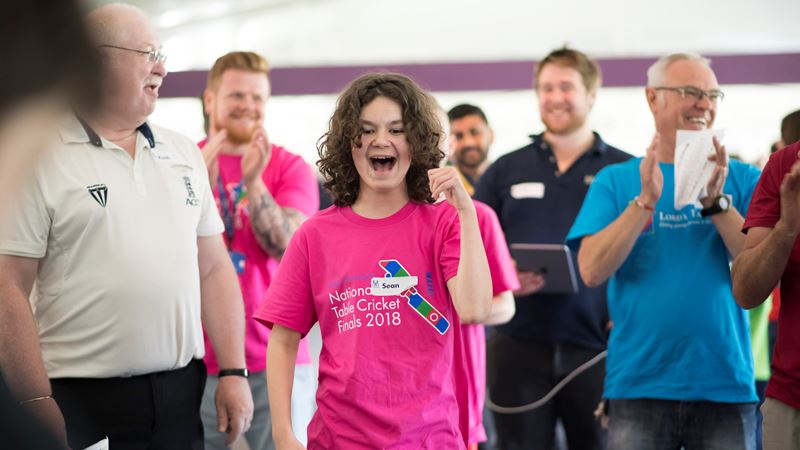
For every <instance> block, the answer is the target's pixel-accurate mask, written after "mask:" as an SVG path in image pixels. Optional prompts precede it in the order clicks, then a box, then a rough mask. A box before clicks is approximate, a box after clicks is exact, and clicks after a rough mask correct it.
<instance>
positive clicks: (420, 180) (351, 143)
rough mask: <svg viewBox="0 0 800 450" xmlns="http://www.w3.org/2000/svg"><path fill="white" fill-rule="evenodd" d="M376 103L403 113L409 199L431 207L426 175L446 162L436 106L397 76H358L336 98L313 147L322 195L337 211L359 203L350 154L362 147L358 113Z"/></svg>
mask: <svg viewBox="0 0 800 450" xmlns="http://www.w3.org/2000/svg"><path fill="white" fill-rule="evenodd" d="M376 97H386V98H388V99H389V100H392V101H394V102H396V103H397V104H398V105H400V109H401V111H402V115H403V127H404V130H405V133H406V140H407V141H408V144H409V148H410V150H411V167H409V169H408V173H407V174H406V189H407V190H408V197H409V198H410V199H411V200H413V201H417V202H429V203H432V202H433V201H434V199H433V197H432V196H431V191H430V185H429V182H428V170H429V169H434V168H436V167H439V162H440V161H441V160H442V158H444V153H443V152H442V151H441V150H440V149H439V140H440V139H441V137H442V136H443V131H442V125H441V123H440V122H439V119H438V118H437V116H436V103H435V101H434V100H433V98H432V97H431V96H430V95H428V94H427V93H426V92H425V91H424V90H422V88H420V87H419V85H417V83H415V82H414V81H413V80H411V79H410V78H408V77H406V76H405V75H400V74H396V73H370V74H366V75H362V76H360V77H359V78H357V79H356V80H354V81H353V82H352V83H350V85H349V86H348V87H347V88H345V90H344V92H342V94H341V95H340V96H339V100H338V101H337V102H336V110H335V111H334V112H333V116H331V120H330V123H329V126H328V132H327V133H325V134H324V135H323V136H322V137H321V138H320V140H319V143H318V144H317V150H318V151H319V157H320V160H319V161H317V166H318V167H319V171H320V173H322V176H323V177H324V178H325V183H324V186H325V189H327V190H328V191H329V192H330V193H331V197H332V198H333V203H334V204H335V205H336V206H350V205H352V204H353V203H355V201H356V199H357V198H358V193H359V187H360V178H359V175H358V171H357V170H356V166H355V163H354V162H353V155H352V150H353V148H356V147H360V146H361V130H362V128H361V122H360V117H361V110H362V109H363V108H364V107H365V106H366V105H368V104H369V103H370V102H372V101H373V100H375V98H376Z"/></svg>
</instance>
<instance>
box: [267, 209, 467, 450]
mask: <svg viewBox="0 0 800 450" xmlns="http://www.w3.org/2000/svg"><path fill="white" fill-rule="evenodd" d="M459 235H460V232H459V224H458V216H457V214H456V212H455V210H454V209H453V207H452V206H450V205H449V204H438V205H430V204H419V203H414V202H409V203H408V204H406V205H405V206H404V207H403V208H402V209H401V210H400V211H398V212H397V213H395V214H393V215H392V216H390V217H387V218H384V219H367V218H364V217H361V216H359V215H357V214H356V213H354V212H353V210H352V209H351V208H349V207H336V206H333V207H330V208H328V209H326V210H324V211H322V212H320V213H318V214H317V215H316V216H314V217H313V218H311V219H310V220H308V221H306V222H305V223H304V224H303V226H302V227H300V229H299V230H298V231H297V233H295V235H294V238H293V239H292V242H291V244H290V245H289V248H288V249H287V251H286V254H285V255H284V258H283V261H282V263H281V267H280V269H279V271H278V275H277V277H276V278H275V280H274V282H273V283H272V285H271V286H270V288H269V291H268V292H267V296H266V298H265V300H264V302H263V303H262V304H261V305H260V306H259V308H258V311H257V312H256V314H255V315H254V317H255V318H256V319H257V320H260V321H262V322H263V323H264V324H266V325H267V326H272V324H274V323H277V324H280V325H282V326H284V327H286V328H290V329H292V330H295V331H298V332H300V333H301V334H303V335H305V334H306V333H307V332H308V330H309V329H310V328H311V326H312V325H313V324H314V323H315V322H317V321H319V324H320V330H321V332H322V353H321V355H320V367H319V388H318V389H317V395H316V399H317V411H316V413H315V414H314V418H313V419H312V420H311V423H310V424H309V426H308V448H309V450H314V449H323V448H324V449H328V448H347V449H375V448H387V449H437V450H439V449H464V448H465V439H466V436H467V434H468V427H467V423H466V415H464V416H460V415H459V405H460V404H461V405H463V404H465V402H466V401H467V400H466V398H465V392H466V380H465V379H464V371H462V370H457V368H458V365H457V364H458V363H457V360H458V359H459V358H463V354H462V352H463V348H462V345H463V343H462V338H461V327H460V326H458V324H459V318H458V315H457V314H456V311H455V307H454V306H453V303H452V300H451V298H450V294H449V292H448V290H447V285H446V282H447V280H449V279H450V278H452V277H453V276H455V275H456V272H457V270H458V259H459V252H460V248H459ZM411 277H416V278H417V280H416V285H415V286H413V289H409V286H410V285H413V281H412V278H411ZM409 283H412V284H409ZM453 324H455V326H454V325H453Z"/></svg>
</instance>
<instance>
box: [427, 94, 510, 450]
mask: <svg viewBox="0 0 800 450" xmlns="http://www.w3.org/2000/svg"><path fill="white" fill-rule="evenodd" d="M463 106H464V105H462V107H463ZM472 108H477V107H472ZM470 111H471V112H472V111H474V110H470ZM477 111H480V110H479V109H478V110H477ZM437 113H438V117H439V121H440V123H441V124H442V128H443V130H444V137H443V144H442V147H443V148H444V149H445V151H446V152H447V156H448V158H452V156H453V155H452V152H453V151H454V149H455V147H456V145H455V144H456V141H454V140H452V139H451V133H452V130H451V128H450V125H451V121H450V118H449V116H448V113H445V111H444V110H443V109H441V108H437ZM480 114H483V111H480ZM473 115H474V114H473ZM481 117H483V116H481ZM478 120H483V121H484V122H483V123H485V118H483V119H480V118H478ZM468 125H471V126H470V127H469V128H474V125H475V120H472V123H469V124H468ZM462 128H463V127H462ZM469 133H475V131H474V130H472V129H470V131H469ZM469 133H468V134H469ZM475 141H476V140H475V139H474V138H471V137H470V138H462V139H461V140H460V141H458V142H459V143H458V145H460V146H462V147H463V145H464V143H467V144H474V143H475ZM487 150H488V149H487ZM462 151H463V150H462ZM473 153H474V152H473ZM455 167H456V170H458V171H459V175H460V176H461V179H462V182H463V183H464V184H465V187H466V189H467V192H470V186H471V183H470V181H469V179H466V178H465V177H464V173H463V170H462V169H463V165H459V164H457V165H456V166H455ZM470 179H471V180H473V181H474V179H473V178H470ZM474 203H475V212H476V213H477V216H478V227H479V228H480V230H481V239H482V240H483V248H484V249H485V250H486V259H487V261H488V263H489V272H490V273H491V277H492V296H493V297H492V312H491V314H489V316H487V317H486V318H485V319H484V320H483V321H482V322H480V323H462V324H461V333H462V340H463V344H464V358H463V359H461V361H462V364H461V366H462V368H461V370H463V371H464V376H465V377H466V381H467V389H466V392H467V405H466V408H467V412H468V417H469V438H468V439H467V442H468V444H469V446H468V448H469V450H476V449H477V448H478V445H479V444H480V443H481V442H486V441H487V435H486V434H487V433H486V429H485V427H484V425H483V411H484V404H485V400H486V331H485V328H484V325H500V324H503V323H506V322H508V321H509V320H511V318H512V317H514V313H515V310H516V306H515V304H514V295H513V294H512V293H511V291H514V290H516V289H519V280H518V279H517V271H516V269H515V268H514V261H513V260H512V259H511V255H510V254H509V252H508V245H507V244H506V239H505V235H504V234H503V228H502V227H501V226H500V221H499V220H498V218H497V214H496V213H495V212H494V210H493V209H492V208H490V207H489V206H488V205H486V204H484V203H481V202H478V201H476V202H474Z"/></svg>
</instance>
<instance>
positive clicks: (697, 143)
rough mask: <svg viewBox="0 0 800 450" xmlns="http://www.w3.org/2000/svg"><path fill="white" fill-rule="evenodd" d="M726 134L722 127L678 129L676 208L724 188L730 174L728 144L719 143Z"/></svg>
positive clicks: (676, 141) (717, 192)
mask: <svg viewBox="0 0 800 450" xmlns="http://www.w3.org/2000/svg"><path fill="white" fill-rule="evenodd" d="M724 135H725V132H724V131H723V130H698V131H694V130H678V134H677V136H676V139H675V209H677V210H681V209H683V208H684V207H686V206H688V205H695V206H699V202H698V199H699V198H701V197H703V198H706V197H711V198H714V197H716V196H717V195H719V194H720V193H721V192H722V186H723V185H724V184H725V179H726V178H727V176H728V155H727V153H726V152H725V147H724V146H722V145H720V144H719V141H720V140H722V138H723V137H724ZM712 177H713V178H712ZM712 195H713V196H712Z"/></svg>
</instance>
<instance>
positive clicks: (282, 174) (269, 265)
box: [198, 141, 319, 375]
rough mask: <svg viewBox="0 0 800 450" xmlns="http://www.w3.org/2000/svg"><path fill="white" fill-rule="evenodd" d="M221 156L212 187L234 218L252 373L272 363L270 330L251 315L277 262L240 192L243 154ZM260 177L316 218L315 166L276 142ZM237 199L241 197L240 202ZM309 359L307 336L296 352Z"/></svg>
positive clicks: (213, 364) (214, 369)
mask: <svg viewBox="0 0 800 450" xmlns="http://www.w3.org/2000/svg"><path fill="white" fill-rule="evenodd" d="M205 143H206V141H202V142H200V143H199V144H198V145H199V146H200V148H203V147H204V146H205ZM218 161H219V182H218V183H217V184H215V185H213V186H211V189H212V190H213V191H214V198H215V199H216V201H217V207H218V208H219V210H220V214H221V215H222V217H223V218H225V217H226V216H225V214H224V213H223V203H225V206H226V207H227V210H228V217H229V218H230V219H232V220H231V221H232V225H233V239H231V237H230V231H229V230H228V229H227V227H228V223H226V231H225V233H223V235H224V236H225V243H226V244H227V245H228V247H229V249H230V250H231V251H233V252H236V253H235V254H236V255H239V256H238V257H234V265H235V266H237V270H236V271H237V274H238V276H239V286H240V288H241V290H242V297H243V299H244V312H245V317H246V320H245V343H244V346H245V358H246V361H247V368H248V370H250V371H252V372H259V371H263V370H265V369H266V367H267V341H268V340H269V330H268V329H267V328H265V327H263V326H261V325H259V324H258V323H256V321H254V320H251V319H250V318H251V317H252V316H253V313H254V312H255V309H256V307H257V306H258V304H259V303H261V300H262V299H263V297H264V293H266V291H267V288H268V287H269V285H270V283H271V282H272V279H273V277H274V276H275V272H276V271H277V268H278V261H277V260H276V259H275V258H273V257H271V256H269V255H268V254H267V253H266V252H265V251H264V250H262V249H261V246H260V245H259V244H258V241H257V240H256V237H255V234H253V228H252V226H251V225H250V217H249V212H248V210H247V205H248V200H249V199H248V198H247V197H246V196H242V195H241V194H240V193H241V180H242V165H241V161H242V156H240V155H226V154H220V155H219V156H218ZM261 177H262V179H263V180H264V184H265V185H266V186H267V189H268V190H269V192H270V194H272V196H273V197H274V198H275V202H277V203H278V205H280V206H281V207H289V208H294V209H296V210H298V211H300V212H301V213H302V214H303V215H305V216H306V217H311V216H312V215H314V214H315V213H316V212H317V209H319V190H318V188H317V180H316V178H315V177H314V174H313V172H312V171H311V168H310V167H309V165H308V164H306V163H305V161H303V159H302V158H300V157H299V156H297V155H294V154H292V153H290V152H289V151H287V150H286V149H284V148H283V147H279V146H277V145H273V146H272V156H271V157H270V160H269V164H267V167H266V168H265V169H264V173H263V174H262V175H261ZM221 186H224V189H225V196H224V197H225V201H224V202H222V201H221V196H220V188H221ZM232 199H233V202H232ZM237 199H239V201H236V200H237ZM234 204H235V206H234ZM205 339H206V356H205V358H204V359H203V360H204V361H205V363H206V366H207V367H208V373H210V374H212V375H214V374H216V373H218V372H219V366H218V364H217V359H216V357H215V356H214V350H213V348H212V347H211V342H210V341H209V339H208V335H206V337H205ZM309 363H311V357H310V355H309V353H308V343H307V342H306V340H305V339H304V340H303V341H302V342H301V343H300V348H299V349H298V352H297V364H309Z"/></svg>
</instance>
